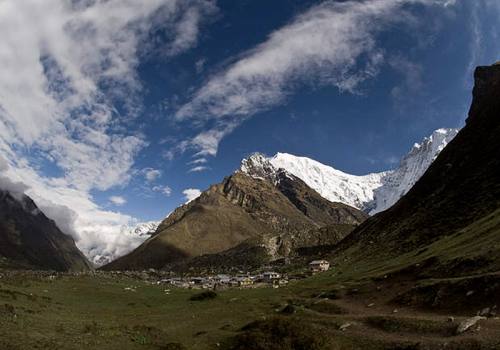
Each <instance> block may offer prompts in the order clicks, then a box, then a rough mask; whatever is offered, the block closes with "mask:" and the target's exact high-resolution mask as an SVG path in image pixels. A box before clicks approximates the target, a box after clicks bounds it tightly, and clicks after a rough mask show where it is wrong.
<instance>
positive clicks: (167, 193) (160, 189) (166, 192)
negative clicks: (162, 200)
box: [153, 186, 172, 197]
mask: <svg viewBox="0 0 500 350" xmlns="http://www.w3.org/2000/svg"><path fill="white" fill-rule="evenodd" d="M153 192H158V193H161V194H163V195H165V196H167V197H170V195H171V194H172V189H171V188H170V187H169V186H154V187H153Z"/></svg>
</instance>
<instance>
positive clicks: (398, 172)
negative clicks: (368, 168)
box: [365, 129, 458, 215]
mask: <svg viewBox="0 0 500 350" xmlns="http://www.w3.org/2000/svg"><path fill="white" fill-rule="evenodd" d="M457 133H458V129H438V130H436V131H434V132H433V133H432V135H430V136H429V137H426V138H424V140H423V141H422V142H421V143H416V144H414V145H413V148H412V149H411V150H410V152H409V153H408V154H407V155H406V156H405V157H403V159H402V160H401V161H400V163H399V166H398V168H396V169H394V170H392V171H388V172H387V173H386V174H385V176H383V177H382V186H380V187H378V188H376V189H375V191H374V195H373V197H374V199H373V201H372V202H371V203H367V205H366V206H365V210H366V211H367V212H368V213H369V214H370V215H373V214H376V213H378V212H381V211H384V210H386V209H388V208H389V207H391V206H392V205H393V204H394V203H396V202H397V201H398V200H399V199H400V198H401V197H402V196H404V195H405V194H406V193H407V192H408V191H409V190H410V189H411V188H412V187H413V185H415V183H416V182H417V181H418V179H420V177H421V176H422V175H423V174H424V173H425V171H426V170H427V168H428V167H429V166H430V165H431V164H432V162H433V161H434V160H435V159H436V158H437V156H438V155H439V153H441V151H442V150H443V149H444V148H445V147H446V145H447V144H448V143H449V142H450V141H451V140H452V139H453V138H454V137H455V136H456V135H457Z"/></svg>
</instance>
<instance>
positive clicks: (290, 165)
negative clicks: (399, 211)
mask: <svg viewBox="0 0 500 350" xmlns="http://www.w3.org/2000/svg"><path fill="white" fill-rule="evenodd" d="M457 133H458V130H457V129H438V130H436V131H434V132H433V133H432V135H430V136H429V137H426V138H425V139H424V140H423V141H422V142H421V143H416V144H415V145H414V146H413V148H412V149H411V150H410V152H409V153H408V154H407V155H406V156H405V157H404V158H403V159H402V160H401V161H400V163H399V166H398V167H397V168H396V169H393V170H388V171H384V172H380V173H372V174H367V175H363V176H356V175H350V174H346V173H344V172H342V171H339V170H337V169H334V168H332V167H330V166H327V165H324V164H321V163H320V162H317V161H315V160H313V159H310V158H306V157H297V156H294V155H291V154H287V153H277V154H276V155H275V156H273V157H271V158H267V157H265V156H263V155H261V154H254V155H252V156H251V157H249V158H248V159H246V160H244V161H243V164H242V167H241V171H243V172H245V173H251V174H252V176H254V177H259V178H273V177H274V174H276V172H277V171H278V170H279V169H284V170H286V171H287V172H288V173H289V174H292V175H294V176H296V177H298V178H300V179H301V180H302V181H304V182H305V183H306V184H307V185H308V186H309V187H311V188H312V189H314V190H315V191H317V192H318V193H319V194H320V195H321V196H322V197H324V198H326V199H328V200H330V201H332V202H341V203H344V204H347V205H350V206H353V207H355V208H358V209H360V210H363V211H365V212H367V213H369V214H370V215H373V214H376V213H378V212H381V211H384V210H386V209H387V208H389V207H391V206H392V205H393V204H394V203H396V202H397V201H398V200H399V199H400V198H401V197H402V196H403V195H404V194H406V193H407V192H408V191H409V190H410V188H411V187H412V186H413V185H414V184H415V183H416V182H417V180H418V179H419V178H420V177H421V176H422V175H423V174H424V172H425V171H426V170H427V168H428V167H429V166H430V165H431V163H432V162H433V161H434V160H435V159H436V157H437V156H438V155H439V153H440V152H441V151H442V150H443V149H444V148H445V147H446V145H447V144H448V143H449V142H450V141H451V140H452V139H453V138H454V137H455V136H456V135H457Z"/></svg>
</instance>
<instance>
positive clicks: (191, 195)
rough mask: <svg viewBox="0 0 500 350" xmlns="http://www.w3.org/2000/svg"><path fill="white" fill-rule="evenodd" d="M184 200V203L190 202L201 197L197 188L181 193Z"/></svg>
mask: <svg viewBox="0 0 500 350" xmlns="http://www.w3.org/2000/svg"><path fill="white" fill-rule="evenodd" d="M182 193H183V194H184V196H185V198H186V203H189V202H191V201H192V200H195V199H196V198H198V197H199V196H200V195H201V191H200V190H199V189H197V188H187V189H185V190H184V191H182Z"/></svg>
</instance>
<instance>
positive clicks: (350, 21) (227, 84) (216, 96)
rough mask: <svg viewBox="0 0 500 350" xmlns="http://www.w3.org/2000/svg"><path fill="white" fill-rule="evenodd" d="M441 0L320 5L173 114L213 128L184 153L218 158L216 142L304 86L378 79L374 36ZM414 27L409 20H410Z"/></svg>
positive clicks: (345, 88)
mask: <svg viewBox="0 0 500 350" xmlns="http://www.w3.org/2000/svg"><path fill="white" fill-rule="evenodd" d="M453 3H454V2H450V1H445V0H411V1H399V0H370V1H345V2H338V1H325V2H323V3H321V4H320V5H317V6H313V7H312V8H310V9H309V10H308V11H306V12H305V13H303V14H301V15H299V16H297V17H296V18H295V19H294V20H293V21H291V22H290V23H289V24H288V25H286V26H284V27H282V28H280V29H278V30H276V31H275V32H273V33H271V34H270V35H269V37H268V39H267V40H266V41H265V42H263V43H261V44H260V45H258V46H256V47H255V48H253V49H251V50H249V51H247V52H246V53H244V54H242V55H240V56H239V57H238V59H237V60H236V61H235V62H234V63H232V64H230V65H229V66H228V67H226V68H225V69H223V70H222V71H220V72H219V73H217V74H215V75H213V76H212V77H210V78H209V79H208V80H207V81H206V82H205V84H204V85H203V86H202V87H201V88H199V89H198V90H197V91H196V92H195V93H194V95H193V96H192V98H191V100H190V101H189V102H187V103H186V104H184V105H183V106H182V107H181V108H180V109H179V110H178V111H177V113H176V118H177V120H179V121H186V120H192V121H194V123H196V124H197V125H199V124H203V123H207V125H210V124H211V125H213V124H215V127H211V128H210V130H208V131H204V132H202V133H200V134H199V135H198V136H195V137H194V138H193V139H191V140H189V141H188V144H187V146H186V145H184V149H189V148H191V149H194V150H195V151H197V152H198V153H199V154H201V155H212V156H213V155H215V154H216V153H217V148H218V144H219V142H220V140H221V139H222V138H223V137H224V136H225V135H227V134H229V133H230V132H232V131H233V130H234V128H235V127H237V126H238V125H239V124H240V123H242V122H243V121H244V120H245V119H246V118H248V117H250V116H252V115H254V114H255V113H258V112H260V111H263V110H266V109H269V108H271V107H273V106H276V105H279V104H282V103H283V102H284V101H286V99H287V97H288V96H289V95H290V94H292V93H293V92H294V90H296V89H297V87H299V86H301V85H331V86H336V87H337V88H338V89H339V90H340V91H342V92H355V93H356V92H358V89H359V85H360V84H361V83H362V82H364V81H365V80H367V79H370V78H372V77H374V76H375V75H377V73H378V71H379V68H380V66H381V64H382V63H383V62H384V51H383V49H382V48H381V47H379V46H378V44H377V35H378V33H380V32H381V31H382V30H384V28H385V27H386V26H387V25H388V24H390V23H395V22H398V24H400V25H404V23H405V21H406V20H407V19H408V16H409V12H408V11H407V7H408V6H411V5H412V4H424V5H439V6H443V7H448V6H451V5H453ZM409 22H414V21H409Z"/></svg>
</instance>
